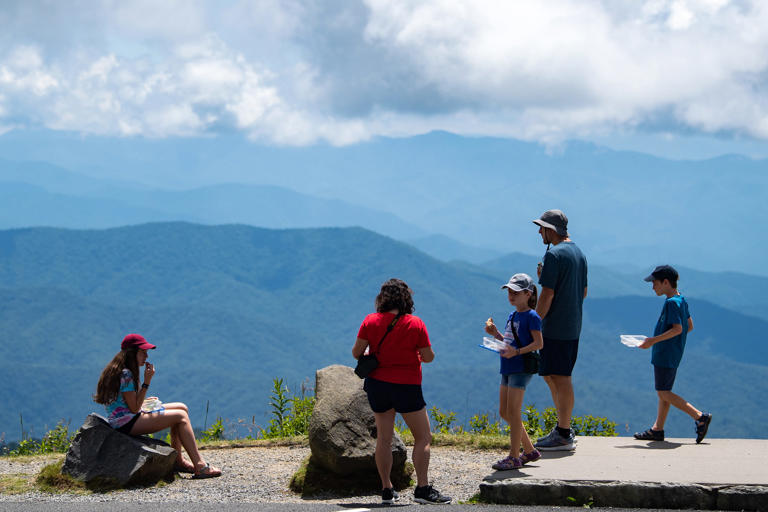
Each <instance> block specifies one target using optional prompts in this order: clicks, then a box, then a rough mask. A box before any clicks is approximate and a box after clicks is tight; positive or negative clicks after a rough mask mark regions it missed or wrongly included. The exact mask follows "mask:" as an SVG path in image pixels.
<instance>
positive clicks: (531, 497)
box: [480, 479, 768, 510]
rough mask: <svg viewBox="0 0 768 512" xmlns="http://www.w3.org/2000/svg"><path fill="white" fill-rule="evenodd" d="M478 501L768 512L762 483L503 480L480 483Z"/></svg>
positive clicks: (766, 490) (765, 492)
mask: <svg viewBox="0 0 768 512" xmlns="http://www.w3.org/2000/svg"><path fill="white" fill-rule="evenodd" d="M480 498H481V499H482V500H483V501H486V502H489V503H499V504H509V505H560V506H563V505H565V506H568V505H571V506H574V505H575V506H582V505H591V506H596V507H617V508H619V507H621V508H659V509H668V508H674V509H698V510H768V487H767V486H762V485H702V484H686V483H658V482H633V481H609V482H600V481H587V480H536V479H524V480H523V479H504V480H496V481H487V482H483V483H481V484H480Z"/></svg>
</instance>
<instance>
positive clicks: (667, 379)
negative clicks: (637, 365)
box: [653, 365, 677, 391]
mask: <svg viewBox="0 0 768 512" xmlns="http://www.w3.org/2000/svg"><path fill="white" fill-rule="evenodd" d="M675 376H677V368H662V367H660V366H656V365H654V366H653V380H654V383H655V384H656V391H672V386H673V385H674V384H675Z"/></svg>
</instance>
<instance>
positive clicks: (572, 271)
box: [539, 242, 587, 340]
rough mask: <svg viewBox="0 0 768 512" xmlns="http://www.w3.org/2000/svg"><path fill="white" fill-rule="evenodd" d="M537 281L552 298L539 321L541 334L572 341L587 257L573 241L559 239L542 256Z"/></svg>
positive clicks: (578, 325)
mask: <svg viewBox="0 0 768 512" xmlns="http://www.w3.org/2000/svg"><path fill="white" fill-rule="evenodd" d="M543 263H544V266H543V267H542V269H541V277H540V278H539V284H540V285H541V286H546V287H547V288H552V289H553V290H554V291H555V297H554V299H553V300H552V305H551V306H550V307H549V312H547V316H545V317H544V318H543V320H542V331H541V333H542V335H543V336H544V337H545V338H551V339H554V340H576V339H578V338H579V335H580V334H581V307H582V304H583V303H584V288H586V287H587V258H585V257H584V254H582V252H581V250H580V249H579V248H578V247H577V246H576V244H575V243H573V242H560V243H559V244H557V245H555V246H553V247H552V248H551V249H550V250H548V251H547V252H546V254H545V255H544V261H543Z"/></svg>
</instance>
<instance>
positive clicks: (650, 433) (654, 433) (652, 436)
mask: <svg viewBox="0 0 768 512" xmlns="http://www.w3.org/2000/svg"><path fill="white" fill-rule="evenodd" d="M635 439H639V440H641V441H663V440H664V431H663V430H653V429H652V428H649V429H648V430H646V431H645V432H635Z"/></svg>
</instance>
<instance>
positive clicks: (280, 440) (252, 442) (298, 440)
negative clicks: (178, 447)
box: [197, 435, 309, 450]
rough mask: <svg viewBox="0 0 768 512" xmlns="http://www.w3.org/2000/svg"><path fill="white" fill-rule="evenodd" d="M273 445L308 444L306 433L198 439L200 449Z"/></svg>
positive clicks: (266, 446)
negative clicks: (285, 435)
mask: <svg viewBox="0 0 768 512" xmlns="http://www.w3.org/2000/svg"><path fill="white" fill-rule="evenodd" d="M275 446H309V438H307V436H306V435H302V436H291V437H276V438H273V439H219V440H217V441H198V442H197V447H198V448H199V449H201V450H222V449H225V448H254V447H259V448H272V447H275Z"/></svg>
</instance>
